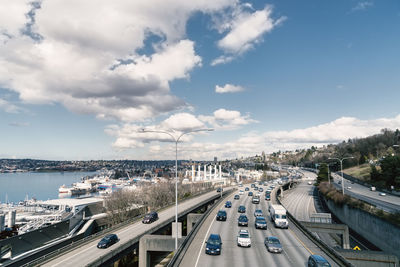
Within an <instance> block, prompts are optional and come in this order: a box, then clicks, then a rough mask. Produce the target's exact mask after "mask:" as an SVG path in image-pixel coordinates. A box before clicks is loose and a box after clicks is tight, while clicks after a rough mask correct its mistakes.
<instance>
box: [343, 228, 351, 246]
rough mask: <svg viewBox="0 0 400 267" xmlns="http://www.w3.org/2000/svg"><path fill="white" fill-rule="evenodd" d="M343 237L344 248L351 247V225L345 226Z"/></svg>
mask: <svg viewBox="0 0 400 267" xmlns="http://www.w3.org/2000/svg"><path fill="white" fill-rule="evenodd" d="M342 239H343V248H344V249H350V238H349V227H348V226H347V225H346V226H345V227H344V233H343V238H342Z"/></svg>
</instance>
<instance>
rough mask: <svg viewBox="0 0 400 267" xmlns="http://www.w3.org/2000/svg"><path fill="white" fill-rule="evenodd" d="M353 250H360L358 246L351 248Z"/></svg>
mask: <svg viewBox="0 0 400 267" xmlns="http://www.w3.org/2000/svg"><path fill="white" fill-rule="evenodd" d="M353 250H361V248H359V247H358V246H355V247H354V248H353Z"/></svg>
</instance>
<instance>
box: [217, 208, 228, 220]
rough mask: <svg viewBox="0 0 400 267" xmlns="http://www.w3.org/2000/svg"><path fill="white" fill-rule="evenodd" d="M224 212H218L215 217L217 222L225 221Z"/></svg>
mask: <svg viewBox="0 0 400 267" xmlns="http://www.w3.org/2000/svg"><path fill="white" fill-rule="evenodd" d="M226 217H227V216H226V211H225V210H219V211H218V213H217V216H216V219H217V221H226Z"/></svg>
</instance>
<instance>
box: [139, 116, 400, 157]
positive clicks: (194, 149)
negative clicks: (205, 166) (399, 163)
mask: <svg viewBox="0 0 400 267" xmlns="http://www.w3.org/2000/svg"><path fill="white" fill-rule="evenodd" d="M384 128H388V129H392V130H395V129H400V115H398V116H396V117H394V118H380V119H373V120H361V119H357V118H353V117H342V118H338V119H336V120H334V121H332V122H328V123H324V124H320V125H316V126H313V127H309V128H302V129H294V130H291V131H268V132H264V133H258V132H249V133H247V134H244V135H242V136H240V137H239V138H237V139H233V140H230V141H226V142H222V143H213V142H205V143H200V142H193V143H188V142H185V143H182V144H180V146H179V155H180V158H185V159H195V160H196V159H197V160H204V159H206V160H209V159H212V158H213V157H214V156H217V157H218V158H220V159H225V158H236V157H241V156H253V155H255V154H261V152H262V151H265V152H266V153H270V152H274V151H278V150H284V151H286V150H295V149H301V148H310V147H311V146H319V147H320V146H323V145H327V144H332V143H339V142H342V141H343V140H348V139H349V138H362V137H367V136H371V135H374V134H378V133H379V132H380V131H381V129H384ZM171 151H173V148H172V147H169V146H168V145H166V146H165V145H163V146H161V147H158V150H157V153H156V154H152V153H153V152H154V150H152V151H151V152H150V153H149V154H143V159H146V158H147V159H148V158H157V159H168V158H171V157H172V156H171Z"/></svg>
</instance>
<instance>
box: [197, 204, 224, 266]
mask: <svg viewBox="0 0 400 267" xmlns="http://www.w3.org/2000/svg"><path fill="white" fill-rule="evenodd" d="M226 199H228V198H226ZM224 204H225V203H224V202H223V201H222V202H221V205H219V208H221V207H222V205H224ZM214 222H215V220H214V219H213V220H212V222H211V224H210V227H208V230H207V233H206V235H205V236H204V240H203V243H202V244H201V247H200V250H199V255H198V256H197V260H196V264H195V265H194V267H197V264H198V263H199V260H200V255H201V251H202V250H203V247H204V244H205V243H206V239H207V237H208V233H209V232H210V230H211V226H212V225H213V223H214ZM221 241H222V240H221Z"/></svg>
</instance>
